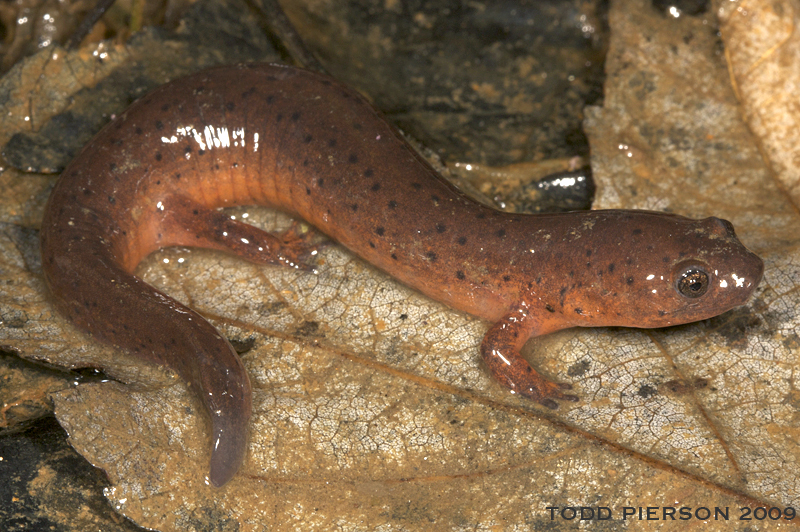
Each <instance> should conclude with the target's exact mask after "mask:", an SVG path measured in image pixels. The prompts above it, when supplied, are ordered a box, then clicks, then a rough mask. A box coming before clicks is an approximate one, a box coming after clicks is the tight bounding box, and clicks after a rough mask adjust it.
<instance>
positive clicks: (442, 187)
mask: <svg viewBox="0 0 800 532" xmlns="http://www.w3.org/2000/svg"><path fill="white" fill-rule="evenodd" d="M252 204H257V205H266V206H270V207H274V208H277V209H280V210H283V211H285V212H287V213H289V214H291V215H293V216H295V217H298V218H302V219H304V220H306V221H307V222H308V223H309V224H311V225H313V226H315V227H316V228H317V229H319V231H321V232H322V233H324V234H325V235H327V236H328V237H330V238H331V239H332V240H334V241H336V242H338V243H339V244H341V245H343V246H345V247H346V248H347V249H349V250H351V251H352V252H353V253H355V254H356V255H358V256H360V257H361V258H362V259H364V260H365V261H367V262H369V263H371V264H373V265H374V266H376V267H378V268H380V269H381V270H383V271H385V272H387V273H388V274H390V275H392V276H393V277H395V278H397V279H398V280H399V281H401V282H403V283H405V284H406V285H408V286H410V287H412V288H415V289H416V290H418V291H420V292H422V293H423V294H425V295H427V296H429V297H431V298H433V299H435V300H437V301H440V302H442V303H444V304H446V305H449V306H450V307H452V308H454V309H458V310H462V311H465V312H467V313H469V314H471V315H474V316H477V317H479V318H482V319H484V320H486V321H488V322H489V323H490V325H489V328H488V331H487V333H486V335H485V337H484V339H483V341H482V343H481V345H480V353H481V356H482V359H483V361H484V362H485V364H486V366H487V367H488V369H489V371H490V372H491V374H492V375H493V376H494V378H495V379H496V380H497V381H498V382H500V383H501V384H502V385H503V386H505V387H506V388H508V390H510V392H511V393H513V394H519V395H521V396H524V397H527V398H530V399H531V400H533V401H536V402H538V403H541V404H542V405H544V406H546V407H550V408H555V407H556V406H557V401H564V400H566V401H577V397H576V396H574V395H570V394H568V393H566V392H567V390H568V389H569V388H570V386H569V385H568V384H562V383H555V382H551V381H549V380H547V379H546V378H544V377H543V376H541V375H540V374H539V373H537V372H536V370H534V369H533V368H532V367H531V366H530V365H529V364H528V362H527V361H526V360H525V359H524V358H523V357H522V356H521V355H520V349H521V348H522V346H523V345H524V344H525V343H526V342H527V341H528V340H529V339H530V338H533V337H537V336H541V335H544V334H547V333H550V332H553V331H557V330H560V329H564V328H567V327H598V326H625V327H665V326H669V325H676V324H682V323H688V322H693V321H697V320H702V319H706V318H709V317H712V316H715V315H718V314H720V313H723V312H725V311H727V310H729V309H731V308H733V307H735V306H737V305H741V304H743V303H745V302H746V301H747V299H748V298H749V297H750V295H751V294H752V293H753V291H754V290H755V288H756V286H757V285H758V283H759V281H760V279H761V276H762V272H763V264H762V261H761V260H760V259H759V258H758V257H757V256H756V255H755V254H753V253H752V252H750V251H748V250H747V249H746V248H745V247H744V246H743V245H742V244H741V243H740V242H739V240H738V239H737V237H736V235H735V233H734V230H733V226H732V225H731V224H730V223H729V222H727V221H725V220H721V219H719V218H714V217H710V218H706V219H702V220H693V219H689V218H684V217H682V216H678V215H675V214H666V213H659V212H649V211H636V210H598V211H586V212H572V213H559V214H537V215H524V214H510V213H504V212H500V211H497V210H495V209H492V208H490V207H487V206H484V205H482V204H479V203H477V202H475V201H473V200H471V199H469V198H468V197H467V196H465V195H464V194H462V193H461V192H459V190H457V189H456V188H455V187H454V186H453V185H451V184H450V183H449V182H448V181H446V180H445V179H443V178H442V177H441V176H440V175H439V174H437V172H436V171H435V170H434V169H433V168H432V167H431V166H430V165H429V164H428V163H427V162H426V161H425V160H424V159H422V158H421V157H420V156H419V155H418V154H417V153H416V152H415V151H414V150H413V149H412V148H411V147H410V146H409V145H408V144H407V143H406V142H405V141H404V140H403V139H402V138H401V137H400V136H399V134H398V132H397V131H396V130H395V128H394V127H393V126H391V125H389V124H388V123H387V122H386V121H385V120H384V119H383V118H382V117H381V115H380V114H379V113H378V112H377V111H376V110H375V109H374V108H373V107H372V106H371V105H370V104H369V103H368V102H367V101H366V100H365V99H364V98H363V97H361V96H360V95H359V94H358V93H356V92H355V91H354V90H352V89H349V88H347V87H345V86H343V85H342V84H340V83H337V82H336V81H335V80H333V79H331V78H329V77H327V76H324V75H320V74H316V73H311V72H308V71H304V70H301V69H297V68H291V67H287V66H281V65H274V64H246V65H235V66H223V67H218V68H214V69H210V70H206V71H203V72H200V73H197V74H194V75H190V76H188V77H185V78H183V79H179V80H177V81H173V82H171V83H168V84H166V85H164V86H162V87H160V88H157V89H156V90H154V91H152V92H150V93H149V94H147V95H146V96H144V97H143V98H141V99H140V100H138V101H136V102H134V103H133V104H132V105H131V106H130V107H129V108H128V109H127V110H126V111H125V112H123V113H122V114H121V115H119V116H118V117H116V118H115V119H114V120H112V121H111V122H110V123H109V124H108V125H107V126H106V127H105V128H104V129H103V130H102V131H101V132H100V133H98V134H97V135H96V136H95V137H94V139H93V140H91V141H90V142H89V144H88V145H87V146H86V147H85V148H84V149H83V150H82V151H81V152H80V154H79V155H78V156H77V157H76V158H75V159H74V160H73V161H72V162H71V163H70V164H69V165H68V167H67V168H66V169H65V170H64V171H63V173H62V174H61V176H60V178H59V180H58V182H57V183H56V185H55V188H54V189H53V191H52V194H51V196H50V198H49V201H48V203H47V206H46V210H45V215H44V220H43V222H42V230H41V245H42V263H43V270H44V275H45V279H46V282H47V285H48V286H49V289H50V292H51V294H52V297H53V300H54V303H55V305H56V307H57V308H58V309H59V310H60V312H62V313H63V314H64V315H65V316H66V317H68V318H69V319H70V320H71V321H72V322H73V323H74V324H76V325H77V326H78V327H80V328H82V329H84V330H85V331H88V332H89V333H90V334H91V335H92V336H93V337H95V338H98V339H100V340H102V341H104V342H107V343H109V344H112V345H114V346H118V347H119V348H122V349H126V350H127V351H129V352H130V353H132V354H133V356H135V357H139V358H141V359H143V360H146V361H149V362H155V363H158V364H163V365H166V366H167V367H169V368H171V369H172V370H174V371H175V372H176V373H177V374H178V375H179V376H180V377H181V378H182V379H184V380H185V381H186V382H187V383H188V385H189V386H190V389H191V390H192V391H193V393H195V394H196V395H197V396H198V397H199V398H200V400H201V401H202V403H203V405H204V407H205V410H206V411H207V412H208V415H209V416H210V418H211V429H212V437H211V440H212V441H211V449H212V451H211V458H210V470H209V476H208V478H209V480H210V482H211V483H212V484H213V485H214V486H222V485H224V484H225V483H226V482H227V481H228V480H230V478H231V477H232V476H233V475H234V474H235V473H236V472H237V470H238V469H239V468H240V466H241V464H242V462H243V459H244V456H245V454H246V449H247V430H248V422H249V419H250V415H251V409H252V403H251V388H250V382H249V379H248V376H247V372H246V371H245V368H244V366H243V365H242V362H241V361H240V359H239V357H238V356H237V354H236V353H235V351H234V350H233V348H232V347H231V345H230V343H229V342H228V341H227V340H226V339H225V338H224V337H223V336H222V335H221V334H220V333H219V332H218V331H217V330H216V329H215V328H214V327H213V326H212V325H210V324H209V323H208V322H207V321H206V320H205V319H203V318H202V317H201V316H200V315H199V314H197V313H196V312H195V311H193V310H191V309H189V308H187V307H186V306H184V305H182V304H180V303H178V302H177V301H175V300H174V299H172V298H171V297H169V296H167V295H166V294H164V293H162V292H160V291H158V290H156V289H155V288H153V287H152V286H150V285H148V284H146V283H145V282H143V281H142V280H141V279H140V278H139V277H137V276H136V275H134V269H135V268H136V266H137V264H138V263H139V262H140V261H141V260H142V259H143V258H144V257H145V256H146V255H148V254H149V253H151V252H152V251H154V250H156V249H159V248H162V247H165V246H196V247H203V248H211V249H215V250H222V251H226V252H229V253H233V254H235V255H238V256H240V257H242V258H244V259H247V260H250V261H253V262H256V263H260V264H273V265H283V266H290V267H300V268H308V267H309V266H310V265H311V264H312V262H313V258H312V255H313V252H312V250H313V245H311V244H310V243H309V241H308V239H307V238H306V236H304V235H302V234H300V233H299V232H297V231H292V230H289V231H286V232H284V233H282V234H270V233H267V232H265V231H262V230H260V229H257V228H255V227H253V226H251V225H248V224H245V223H243V222H241V221H238V220H233V219H231V218H230V217H229V216H227V215H225V214H224V213H222V212H221V211H219V210H218V209H219V208H221V207H229V206H234V205H252Z"/></svg>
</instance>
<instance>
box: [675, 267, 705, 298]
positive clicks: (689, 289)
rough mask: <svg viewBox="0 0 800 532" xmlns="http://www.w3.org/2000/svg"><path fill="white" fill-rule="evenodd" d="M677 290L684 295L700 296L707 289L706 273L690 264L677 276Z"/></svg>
mask: <svg viewBox="0 0 800 532" xmlns="http://www.w3.org/2000/svg"><path fill="white" fill-rule="evenodd" d="M677 284H678V292H680V293H681V294H682V295H684V296H686V297H691V298H695V297H700V296H702V295H703V294H705V293H706V291H707V290H708V274H707V273H706V272H704V271H703V270H701V269H700V268H698V267H696V266H690V267H688V268H686V269H685V270H683V272H681V274H680V275H679V276H678V283H677Z"/></svg>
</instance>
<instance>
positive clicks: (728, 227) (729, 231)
mask: <svg viewBox="0 0 800 532" xmlns="http://www.w3.org/2000/svg"><path fill="white" fill-rule="evenodd" d="M712 218H713V219H714V221H716V222H717V224H718V225H719V227H720V228H721V229H722V230H723V231H724V234H725V236H728V237H732V238H735V237H736V231H734V230H733V224H732V223H730V222H729V221H728V220H723V219H722V218H716V217H712Z"/></svg>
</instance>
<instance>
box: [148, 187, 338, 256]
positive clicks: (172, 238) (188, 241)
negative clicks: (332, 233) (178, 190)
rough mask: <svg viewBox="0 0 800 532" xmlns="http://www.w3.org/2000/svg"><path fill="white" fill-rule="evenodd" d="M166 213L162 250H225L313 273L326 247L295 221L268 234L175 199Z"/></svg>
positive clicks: (210, 210)
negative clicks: (315, 260) (176, 247)
mask: <svg viewBox="0 0 800 532" xmlns="http://www.w3.org/2000/svg"><path fill="white" fill-rule="evenodd" d="M163 204H164V205H165V206H166V209H167V214H166V215H165V217H164V218H163V219H162V220H161V224H160V231H161V234H160V235H159V236H160V240H159V243H158V244H159V247H163V246H169V245H173V246H190V247H201V248H209V249H217V250H220V251H226V252H228V253H231V254H233V255H237V256H239V257H242V258H243V259H245V260H248V261H250V262H254V263H257V264H276V265H282V266H289V267H291V268H296V269H300V270H306V271H313V270H314V267H313V259H314V257H315V256H316V255H317V252H318V251H319V250H320V249H321V248H322V247H323V246H324V242H323V243H322V244H319V243H317V244H315V243H313V242H312V241H311V240H312V238H313V235H314V233H313V232H311V231H305V232H302V231H301V230H300V224H298V223H297V222H295V223H294V224H292V226H291V227H290V228H289V229H288V230H286V231H284V232H282V233H276V234H273V233H268V232H267V231H264V230H262V229H259V228H257V227H254V226H252V225H250V224H247V223H244V222H240V221H238V220H234V219H232V218H231V217H230V216H229V215H227V214H225V213H224V212H221V211H217V210H214V209H209V208H207V207H203V206H201V205H198V204H196V203H194V202H192V201H191V200H189V199H187V198H184V197H179V196H173V197H170V198H168V199H167V200H165V201H163Z"/></svg>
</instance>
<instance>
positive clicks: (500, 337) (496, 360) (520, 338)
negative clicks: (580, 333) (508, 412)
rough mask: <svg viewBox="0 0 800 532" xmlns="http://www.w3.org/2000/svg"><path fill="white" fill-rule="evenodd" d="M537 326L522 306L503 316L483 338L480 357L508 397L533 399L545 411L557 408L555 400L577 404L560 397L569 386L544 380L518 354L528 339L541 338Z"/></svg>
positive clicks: (567, 396)
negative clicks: (515, 395)
mask: <svg viewBox="0 0 800 532" xmlns="http://www.w3.org/2000/svg"><path fill="white" fill-rule="evenodd" d="M537 325H538V324H537V323H536V319H535V318H534V317H533V316H531V315H530V314H529V313H528V311H527V306H525V305H521V306H520V308H518V309H517V310H515V311H514V312H511V313H510V314H508V315H506V316H504V317H503V318H502V319H501V320H500V321H498V322H497V323H495V324H494V325H492V326H491V327H490V328H489V330H488V331H487V333H486V336H484V337H483V341H482V342H481V355H483V360H484V362H486V365H487V366H488V367H489V371H491V373H492V375H493V376H494V378H495V379H497V381H498V382H500V383H501V384H502V385H503V386H505V387H506V388H508V389H510V390H511V393H518V394H520V395H522V396H524V397H528V398H530V399H533V400H534V401H536V402H537V403H541V404H543V405H544V406H546V407H548V408H558V403H556V401H555V400H556V399H558V400H562V401H578V398H577V397H576V396H574V395H567V394H565V393H563V390H569V389H570V388H572V386H570V385H569V384H565V383H556V382H552V381H549V380H547V379H545V378H544V377H542V376H541V375H540V374H539V373H537V372H536V370H535V369H533V368H532V367H531V366H530V364H528V362H527V361H526V360H525V359H524V358H523V357H522V355H521V354H520V352H519V351H520V349H521V348H522V346H523V345H525V342H527V341H528V339H529V338H531V337H532V336H538V335H539V334H543V333H542V332H541V331H539V330H537V329H539V327H537Z"/></svg>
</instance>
